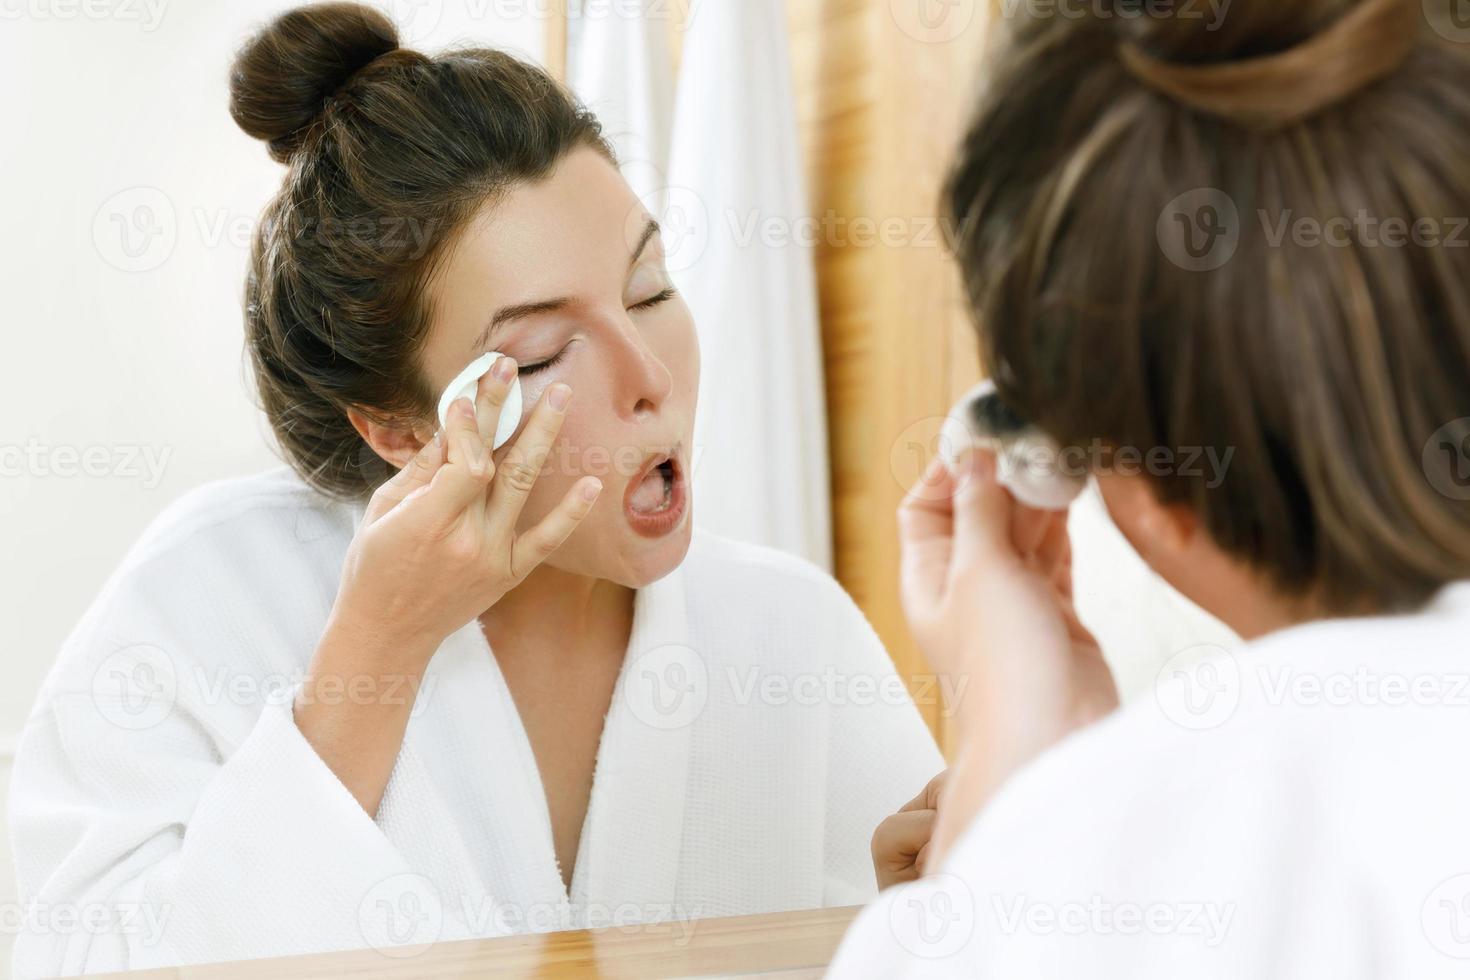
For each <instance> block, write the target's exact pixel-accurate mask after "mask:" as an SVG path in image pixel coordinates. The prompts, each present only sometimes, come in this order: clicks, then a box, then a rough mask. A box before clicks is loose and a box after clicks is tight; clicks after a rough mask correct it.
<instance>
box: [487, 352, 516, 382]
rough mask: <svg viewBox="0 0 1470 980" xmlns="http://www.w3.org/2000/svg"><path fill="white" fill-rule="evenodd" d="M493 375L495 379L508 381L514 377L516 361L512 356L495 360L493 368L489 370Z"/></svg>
mask: <svg viewBox="0 0 1470 980" xmlns="http://www.w3.org/2000/svg"><path fill="white" fill-rule="evenodd" d="M490 373H491V374H493V375H495V380H496V381H509V380H510V379H511V378H513V377H515V373H516V362H515V358H513V357H502V358H500V359H499V360H497V361H496V362H495V367H494V369H493V370H492V371H491V372H490Z"/></svg>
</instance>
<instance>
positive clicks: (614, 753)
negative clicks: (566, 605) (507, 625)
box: [354, 504, 708, 932]
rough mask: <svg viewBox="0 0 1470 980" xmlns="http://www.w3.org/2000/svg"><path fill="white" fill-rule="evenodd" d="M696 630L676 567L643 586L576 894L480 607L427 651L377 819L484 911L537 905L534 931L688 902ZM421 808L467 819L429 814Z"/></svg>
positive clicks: (702, 678)
mask: <svg viewBox="0 0 1470 980" xmlns="http://www.w3.org/2000/svg"><path fill="white" fill-rule="evenodd" d="M364 506H365V505H364V504H358V505H357V506H356V509H355V513H354V520H355V522H357V523H360V521H361V518H362V514H363V509H364ZM689 642H690V632H689V622H688V612H687V607H686V597H685V588H684V572H683V569H682V568H679V569H675V570H674V571H673V572H671V573H670V574H668V575H667V576H665V577H664V578H662V579H660V580H658V581H657V582H654V583H652V584H651V585H648V586H646V587H644V588H642V589H639V590H638V592H637V596H636V598H635V601H634V614H633V627H632V632H631V635H630V637H629V642H628V650H627V652H626V654H625V655H624V658H623V666H622V670H621V672H620V674H619V677H618V681H617V684H616V686H615V688H614V691H613V697H612V703H611V705H610V706H609V709H608V714H607V717H606V719H605V720H604V724H603V733H602V738H601V742H600V745H599V748H598V757H597V766H596V770H595V773H594V777H593V785H592V793H591V797H590V799H589V801H588V806H587V816H586V819H585V820H584V822H583V825H582V834H581V838H580V845H579V847H578V855H577V866H576V868H575V870H574V872H573V876H572V883H571V893H570V895H568V893H567V890H566V889H565V888H564V887H563V885H562V881H561V875H560V872H559V870H558V868H557V864H556V849H555V845H554V842H553V840H552V836H551V819H550V813H549V811H548V809H547V805H546V794H545V791H544V788H543V786H542V783H541V778H540V772H539V770H538V769H537V766H536V759H535V754H534V752H533V751H532V749H531V743H530V740H529V738H528V736H527V735H526V731H525V727H524V726H523V725H522V723H521V720H520V715H519V713H518V712H517V711H516V707H515V702H514V700H513V699H512V697H511V694H510V689H509V687H508V686H507V685H506V683H505V679H504V676H503V675H502V674H501V672H500V668H499V665H498V664H497V662H496V660H495V657H494V654H493V652H492V651H491V650H490V647H489V644H488V642H487V641H486V639H485V635H484V632H483V631H482V630H481V629H480V624H479V621H478V620H471V621H470V622H468V623H466V624H465V625H464V626H463V627H461V628H460V629H458V630H456V631H455V632H454V633H452V634H450V636H449V637H448V638H447V639H446V640H445V641H444V643H443V644H442V645H441V646H440V648H439V650H438V652H437V653H436V654H435V655H434V659H433V660H432V661H431V662H430V665H429V670H428V671H427V673H426V674H425V677H424V680H423V682H422V685H421V687H420V691H419V703H418V705H417V707H416V713H415V716H414V718H413V719H412V721H411V722H410V723H409V727H408V731H407V733H406V735H405V738H404V747H403V750H402V752H401V754H400V756H399V760H398V764H397V766H396V768H395V769H394V775H393V779H392V781H391V782H390V784H389V787H388V793H387V795H386V796H385V799H384V803H383V808H382V811H381V818H380V823H382V824H383V825H384V829H385V831H386V832H388V833H389V836H390V838H391V839H393V840H394V841H395V843H397V844H398V845H399V846H400V848H401V849H403V851H404V852H405V856H406V857H409V858H410V860H411V861H413V862H414V863H415V864H420V866H425V867H433V868H436V869H440V870H441V875H440V876H438V878H439V880H440V881H441V882H443V885H441V887H445V888H449V889H454V890H458V891H459V900H460V901H463V902H467V903H469V907H468V908H467V914H468V915H469V916H470V917H471V918H474V917H476V916H477V915H478V917H479V918H480V920H481V922H482V924H483V921H484V919H485V917H484V915H483V909H484V907H485V906H487V905H488V906H489V907H491V908H495V907H507V908H508V911H509V913H510V914H512V915H517V916H521V917H529V918H530V919H531V920H532V921H530V922H529V923H528V924H529V925H530V926H531V927H532V928H538V927H539V928H575V927H580V926H585V925H597V924H605V922H604V923H599V922H598V921H597V920H598V918H599V917H602V918H603V919H604V920H605V919H606V917H608V916H610V915H615V914H616V915H627V914H628V912H629V909H628V907H629V906H636V907H637V909H638V912H639V915H640V917H643V918H665V917H668V916H670V915H671V914H677V908H676V899H677V896H676V894H675V890H676V883H677V877H678V869H679V856H680V847H681V843H682V837H683V825H684V813H685V805H686V798H685V797H686V789H687V784H688V776H689V773H688V765H689V757H690V745H691V737H692V726H693V724H694V722H695V721H696V720H697V718H698V716H699V715H700V713H701V712H702V710H703V708H704V703H705V697H706V695H707V692H708V683H707V676H706V673H705V668H704V662H703V660H702V659H701V658H700V657H699V655H698V654H697V653H696V652H695V651H693V650H692V649H691V648H690V646H689ZM420 745H433V746H437V747H440V748H437V749H436V750H435V751H434V752H421V751H420V750H419V746H420ZM444 746H452V751H449V752H446V751H444V750H443V748H442V747H444ZM431 801H432V802H431ZM400 814H403V816H402V817H401V818H400ZM411 814H434V815H438V816H437V818H436V819H438V820H448V821H449V822H450V823H452V824H454V826H453V827H446V826H443V825H437V826H423V825H421V824H419V823H415V822H414V821H413V820H412V818H411V816H410V815H411ZM446 837H452V838H453V840H452V841H448V840H446ZM445 897H446V899H447V898H448V896H445ZM477 908H478V909H479V911H478V912H477ZM554 920H559V921H554ZM470 929H471V931H472V932H473V931H476V924H475V922H471V923H470Z"/></svg>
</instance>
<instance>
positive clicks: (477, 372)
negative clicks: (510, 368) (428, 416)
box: [439, 350, 521, 449]
mask: <svg viewBox="0 0 1470 980" xmlns="http://www.w3.org/2000/svg"><path fill="white" fill-rule="evenodd" d="M504 356H505V355H504V354H502V353H500V352H499V351H494V350H492V351H489V352H488V353H485V354H481V355H480V356H479V357H477V358H475V359H474V360H473V361H471V362H470V363H469V365H468V366H467V367H466V368H465V369H464V370H463V371H461V372H459V374H458V375H456V376H455V378H454V380H453V381H451V382H449V387H447V388H445V389H444V394H442V395H440V396H439V427H440V428H443V427H444V426H445V425H447V424H448V421H449V406H450V405H452V404H454V400H455V399H456V398H468V399H469V400H470V402H471V403H473V402H474V401H475V395H476V394H477V388H478V386H479V383H480V379H481V378H482V377H484V376H485V373H486V372H487V371H489V370H490V366H491V365H493V364H494V363H495V362H496V361H498V360H500V359H501V358H502V357H504ZM520 424H521V378H520V375H516V379H515V380H514V381H512V382H511V383H510V394H508V395H506V396H505V404H504V405H502V406H501V408H500V424H499V425H497V426H496V427H495V442H494V444H492V445H491V447H490V448H491V449H499V448H500V447H501V446H503V445H505V444H506V443H507V442H508V441H510V437H511V436H513V435H515V431H516V428H517V427H518V426H520Z"/></svg>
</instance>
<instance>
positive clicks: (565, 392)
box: [546, 384, 572, 412]
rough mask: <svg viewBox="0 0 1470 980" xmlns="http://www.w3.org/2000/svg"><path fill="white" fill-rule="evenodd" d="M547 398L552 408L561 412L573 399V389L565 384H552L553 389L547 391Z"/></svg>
mask: <svg viewBox="0 0 1470 980" xmlns="http://www.w3.org/2000/svg"><path fill="white" fill-rule="evenodd" d="M546 400H547V401H549V402H550V403H551V407H552V408H554V409H556V410H557V411H558V412H560V411H561V410H562V409H564V408H566V407H567V402H569V401H571V400H572V389H570V388H568V387H567V386H566V385H563V384H555V385H552V386H551V390H550V391H548V392H547V393H546Z"/></svg>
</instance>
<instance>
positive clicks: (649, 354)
mask: <svg viewBox="0 0 1470 980" xmlns="http://www.w3.org/2000/svg"><path fill="white" fill-rule="evenodd" d="M617 326H618V328H617V338H616V343H615V349H616V358H617V361H616V364H615V367H616V371H617V373H616V382H615V386H616V387H615V390H616V396H615V397H616V401H617V409H618V414H619V415H621V416H623V417H624V418H625V419H627V420H628V421H636V420H638V419H640V418H643V417H646V416H649V415H654V414H657V412H658V411H659V409H660V408H662V407H663V404H664V402H665V401H667V400H668V397H669V394H670V392H672V391H673V390H674V376H673V374H672V372H670V371H669V369H668V366H667V365H665V364H664V362H663V360H662V359H661V358H660V357H659V356H658V354H657V352H656V351H654V350H653V348H652V347H650V346H649V345H648V342H647V340H646V339H645V338H644V336H643V333H642V331H640V330H639V329H638V327H637V325H636V324H634V323H633V322H632V320H631V319H629V318H627V317H626V316H625V317H622V318H620V320H619V322H618V325H617Z"/></svg>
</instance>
